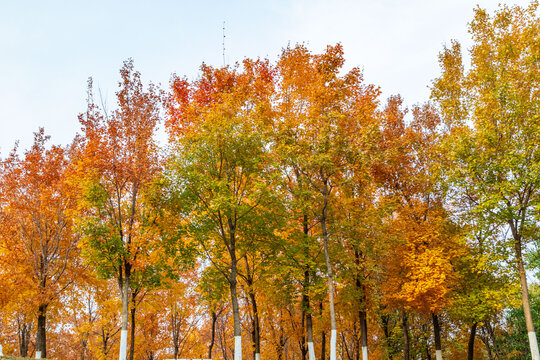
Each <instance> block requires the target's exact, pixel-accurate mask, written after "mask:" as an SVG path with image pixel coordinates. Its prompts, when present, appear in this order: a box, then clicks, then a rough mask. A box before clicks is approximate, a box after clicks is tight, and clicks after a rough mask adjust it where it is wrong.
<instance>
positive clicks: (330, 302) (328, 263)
mask: <svg viewBox="0 0 540 360" xmlns="http://www.w3.org/2000/svg"><path fill="white" fill-rule="evenodd" d="M329 195H330V191H329V189H328V181H327V180H326V181H324V190H323V198H324V199H323V208H322V212H321V218H320V222H321V232H322V238H323V248H324V257H325V259H326V269H327V275H328V306H329V310H330V330H331V331H330V360H337V348H336V342H337V327H336V313H335V310H334V274H333V271H332V263H331V261H330V252H329V250H328V230H327V228H326V220H327V217H328V214H327V212H328V196H329Z"/></svg>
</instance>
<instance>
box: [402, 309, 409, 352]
mask: <svg viewBox="0 0 540 360" xmlns="http://www.w3.org/2000/svg"><path fill="white" fill-rule="evenodd" d="M407 320H408V319H407V312H405V310H404V311H402V312H401V326H402V328H403V359H404V360H410V343H411V342H410V339H409V324H408V321H407Z"/></svg>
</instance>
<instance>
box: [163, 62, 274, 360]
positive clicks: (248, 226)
mask: <svg viewBox="0 0 540 360" xmlns="http://www.w3.org/2000/svg"><path fill="white" fill-rule="evenodd" d="M242 65H243V67H242V69H241V70H240V69H239V68H238V67H233V68H230V67H225V68H221V69H214V68H211V67H209V66H206V65H203V66H202V68H201V71H202V76H201V78H200V79H199V80H198V81H195V82H193V83H191V84H190V83H188V82H187V81H186V80H183V79H180V78H175V79H174V81H173V84H172V90H173V96H172V99H171V102H170V105H169V112H170V114H171V118H170V120H169V121H168V123H167V127H168V131H169V133H170V134H171V136H172V139H171V140H172V143H173V144H174V146H175V150H174V153H173V158H172V159H171V162H170V170H169V173H168V174H167V175H166V177H167V178H168V180H169V182H168V184H169V186H170V187H171V190H170V192H173V193H176V195H173V197H176V198H177V199H178V200H177V201H179V202H180V203H181V205H182V206H183V207H180V209H181V212H180V213H179V215H182V216H183V217H184V218H185V222H186V226H185V230H184V231H186V232H187V233H188V235H189V237H190V238H193V239H195V240H196V241H197V242H198V243H199V246H200V248H201V251H202V253H203V254H204V256H205V257H206V258H207V259H208V260H210V261H211V263H212V265H213V266H215V267H216V269H217V270H218V271H219V272H220V273H221V274H222V275H223V276H224V277H225V278H226V280H227V281H228V283H229V287H230V298H231V305H232V313H233V319H234V337H235V344H234V358H235V360H240V359H241V358H242V341H241V333H242V330H241V318H240V309H239V302H238V297H239V296H238V271H239V262H240V261H242V260H243V259H244V258H245V257H246V256H247V254H248V252H250V251H252V250H251V249H252V247H253V244H254V243H255V241H256V240H257V239H260V238H261V237H263V236H265V235H264V234H265V233H269V234H270V233H272V231H273V225H274V223H275V221H274V219H275V217H274V216H273V214H272V208H273V204H274V203H275V202H276V201H275V200H276V197H275V194H273V193H272V192H271V191H270V188H271V183H272V172H271V171H270V170H271V163H272V162H271V160H272V159H271V157H270V153H269V151H268V147H267V141H266V140H265V131H264V126H263V122H264V121H265V119H267V118H268V111H269V109H270V103H269V101H270V98H269V95H270V94H271V92H272V89H273V83H272V69H271V68H270V66H269V63H268V62H265V61H261V60H257V61H252V60H244V62H243V64H242Z"/></svg>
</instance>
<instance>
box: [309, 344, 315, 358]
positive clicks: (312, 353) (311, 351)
mask: <svg viewBox="0 0 540 360" xmlns="http://www.w3.org/2000/svg"><path fill="white" fill-rule="evenodd" d="M307 348H308V354H309V360H315V346H314V345H313V341H308V343H307Z"/></svg>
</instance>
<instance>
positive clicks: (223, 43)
mask: <svg viewBox="0 0 540 360" xmlns="http://www.w3.org/2000/svg"><path fill="white" fill-rule="evenodd" d="M222 45H223V66H225V65H226V64H225V21H223V42H222Z"/></svg>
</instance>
